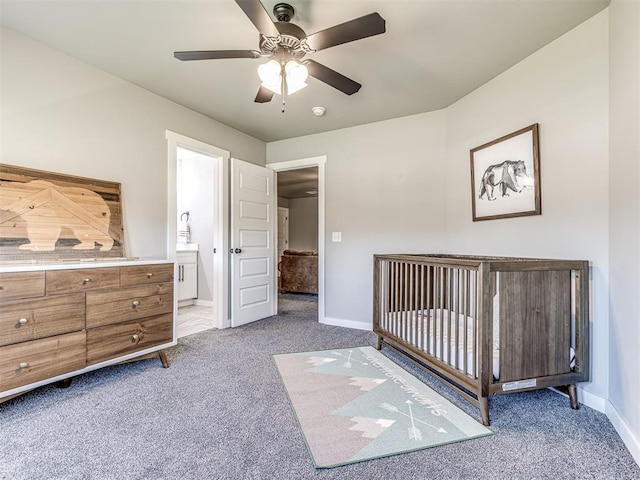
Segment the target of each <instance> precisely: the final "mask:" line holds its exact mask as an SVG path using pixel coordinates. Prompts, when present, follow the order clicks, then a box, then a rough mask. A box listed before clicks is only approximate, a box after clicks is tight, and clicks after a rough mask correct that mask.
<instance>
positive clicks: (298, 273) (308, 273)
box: [278, 250, 318, 293]
mask: <svg viewBox="0 0 640 480" xmlns="http://www.w3.org/2000/svg"><path fill="white" fill-rule="evenodd" d="M278 269H279V270H280V291H281V292H283V293H284V292H296V293H318V252H317V251H316V250H285V251H284V252H283V254H282V257H281V259H280V264H279V265H278Z"/></svg>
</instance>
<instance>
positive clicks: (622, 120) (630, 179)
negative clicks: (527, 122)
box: [607, 0, 640, 464]
mask: <svg viewBox="0 0 640 480" xmlns="http://www.w3.org/2000/svg"><path fill="white" fill-rule="evenodd" d="M609 10H610V12H609V15H610V31H611V35H610V74H611V76H610V116H611V142H610V163H609V165H610V176H609V188H610V192H609V212H610V217H611V220H610V232H611V239H610V242H611V249H610V252H611V255H610V288H609V292H610V296H611V308H610V315H611V322H610V329H609V332H610V333H609V352H610V363H609V372H610V373H609V379H610V382H609V405H608V408H607V414H608V415H609V418H611V419H612V422H613V424H614V425H615V426H616V429H617V430H618V431H619V432H620V434H621V436H622V437H623V439H624V440H625V443H626V444H627V445H628V446H629V450H630V451H631V453H632V454H633V455H634V457H635V459H636V461H637V462H638V463H639V464H640V407H639V405H640V400H639V399H640V373H639V369H638V366H640V358H639V357H640V355H639V353H638V352H640V314H639V313H638V312H640V295H638V293H639V292H640V3H639V2H637V1H628V0H613V2H612V3H611V6H610V8H609Z"/></svg>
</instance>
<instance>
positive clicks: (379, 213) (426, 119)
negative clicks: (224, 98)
mask: <svg viewBox="0 0 640 480" xmlns="http://www.w3.org/2000/svg"><path fill="white" fill-rule="evenodd" d="M346 101H348V100H346ZM445 138H446V137H445V117H444V113H443V112H432V113H426V114H421V115H415V116H411V117H405V118H399V119H395V120H390V121H387V122H379V123H373V124H369V125H364V126H361V127H354V128H349V129H343V130H338V131H334V132H327V133H321V134H317V135H311V136H307V137H301V138H297V139H292V140H283V141H279V142H273V143H269V144H268V145H267V158H268V162H269V163H272V162H281V161H287V160H296V159H300V158H309V157H314V156H318V155H326V156H327V163H326V166H325V193H326V196H325V218H326V228H325V232H324V236H325V257H326V274H325V298H326V301H325V312H326V313H325V316H326V317H327V318H329V319H332V320H333V319H337V320H340V319H342V320H348V321H349V323H350V324H354V323H356V324H357V323H360V324H361V325H362V326H363V328H371V316H372V310H373V308H372V304H373V294H372V288H371V281H372V275H373V254H374V253H407V252H430V251H431V252H433V251H442V250H443V247H444V241H443V227H444V224H445V222H444V214H445V210H444V191H445V181H444V175H445V163H444V158H445ZM331 232H342V242H341V243H333V242H331Z"/></svg>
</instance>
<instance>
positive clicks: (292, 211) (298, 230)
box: [289, 197, 318, 250]
mask: <svg viewBox="0 0 640 480" xmlns="http://www.w3.org/2000/svg"><path fill="white" fill-rule="evenodd" d="M289 248H292V249H295V250H317V249H318V198H317V197H309V198H291V199H289Z"/></svg>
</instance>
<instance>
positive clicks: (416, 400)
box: [274, 347, 492, 468]
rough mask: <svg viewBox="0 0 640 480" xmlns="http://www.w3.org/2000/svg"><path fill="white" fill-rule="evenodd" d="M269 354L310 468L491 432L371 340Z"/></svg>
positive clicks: (364, 458)
mask: <svg viewBox="0 0 640 480" xmlns="http://www.w3.org/2000/svg"><path fill="white" fill-rule="evenodd" d="M274 360H275V363H276V366H277V368H278V371H279V373H280V378H281V379H282V382H283V384H284V387H285V389H286V391H287V394H288V396H289V400H290V401H291V405H292V407H293V410H294V412H295V414H296V417H297V419H298V422H299V425H300V428H301V430H302V432H303V435H304V438H305V441H306V442H307V446H308V448H309V451H310V453H311V456H312V458H313V461H314V463H315V466H316V468H330V467H336V466H339V465H345V464H348V463H355V462H360V461H363V460H370V459H374V458H379V457H384V456H389V455H396V454H399V453H405V452H411V451H415V450H421V449H424V448H429V447H434V446H438V445H444V444H449V443H453V442H459V441H462V440H468V439H471V438H476V437H482V436H486V435H491V434H492V432H491V430H489V429H487V428H486V427H484V426H482V425H481V424H480V423H478V422H476V421H475V420H474V419H473V418H471V417H470V416H469V415H467V414H466V413H464V412H463V411H462V410H460V409H459V408H458V407H456V406H455V405H453V404H452V403H451V402H449V401H448V400H446V399H445V398H443V397H442V396H440V395H438V394H437V393H436V392H434V391H433V390H432V389H431V388H429V387H428V386H426V385H425V384H424V383H422V382H421V381H420V380H418V379H417V378H416V377H414V376H413V375H411V374H410V373H409V372H407V371H406V370H404V369H402V368H401V367H400V366H398V365H397V364H395V363H394V362H392V361H391V360H390V359H388V358H387V357H385V356H384V355H382V354H381V353H380V352H378V351H377V350H376V349H374V348H373V347H357V348H350V349H339V350H327V351H321V352H304V353H290V354H281V355H274Z"/></svg>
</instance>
